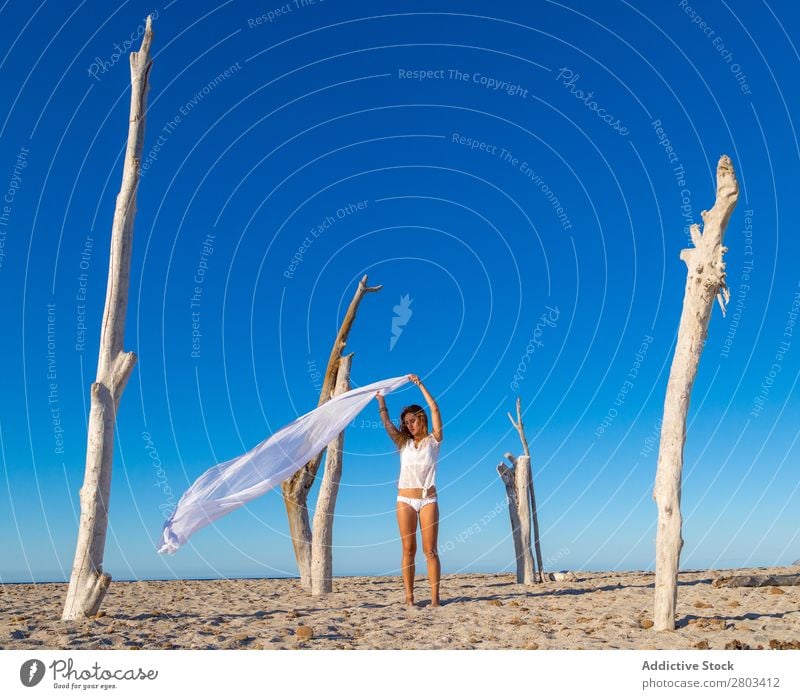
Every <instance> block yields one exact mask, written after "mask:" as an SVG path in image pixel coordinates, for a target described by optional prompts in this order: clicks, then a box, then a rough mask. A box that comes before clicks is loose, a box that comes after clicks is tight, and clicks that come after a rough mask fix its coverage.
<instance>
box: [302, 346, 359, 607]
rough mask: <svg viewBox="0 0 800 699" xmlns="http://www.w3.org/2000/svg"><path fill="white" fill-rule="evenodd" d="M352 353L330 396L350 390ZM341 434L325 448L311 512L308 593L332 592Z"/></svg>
mask: <svg viewBox="0 0 800 699" xmlns="http://www.w3.org/2000/svg"><path fill="white" fill-rule="evenodd" d="M352 361H353V353H352V352H351V353H350V354H347V355H345V356H343V357H342V358H341V359H340V360H339V370H338V371H337V372H336V387H335V388H334V391H333V395H334V396H339V395H341V394H342V393H347V391H349V390H350V366H351V364H352ZM343 449H344V432H340V433H339V434H338V435H337V437H336V439H334V440H333V441H332V442H331V443H330V444H329V445H328V449H327V456H326V458H325V471H324V473H323V474H322V482H321V483H320V486H319V495H318V496H317V507H316V509H315V510H314V530H313V534H312V539H311V594H312V595H322V594H325V593H326V592H333V550H332V547H333V511H334V509H335V507H336V495H337V494H338V492H339V481H340V480H341V477H342V450H343Z"/></svg>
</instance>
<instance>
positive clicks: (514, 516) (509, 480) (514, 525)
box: [497, 455, 525, 583]
mask: <svg viewBox="0 0 800 699" xmlns="http://www.w3.org/2000/svg"><path fill="white" fill-rule="evenodd" d="M508 456H510V455H508ZM512 463H513V462H512ZM497 473H499V474H500V478H501V479H502V481H503V485H505V487H506V495H507V496H508V516H509V518H510V519H511V538H512V539H514V556H515V559H516V562H517V582H518V583H521V582H523V580H524V579H525V576H524V575H523V572H522V570H523V561H522V543H521V542H520V539H519V509H518V508H517V491H516V489H515V486H514V469H513V468H509V467H508V466H506V465H505V464H504V463H499V464H498V465H497Z"/></svg>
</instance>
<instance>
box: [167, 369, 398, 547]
mask: <svg viewBox="0 0 800 699" xmlns="http://www.w3.org/2000/svg"><path fill="white" fill-rule="evenodd" d="M406 382H408V377H406V376H402V377H399V376H398V377H397V378H394V379H385V380H384V381H376V382H375V383H371V384H369V385H368V386H362V387H361V388H356V389H353V390H352V391H348V392H347V393H343V394H342V395H340V396H336V397H335V398H333V399H331V400H329V401H328V402H327V403H324V404H323V405H321V406H320V407H318V408H316V409H315V410H312V411H311V412H310V413H307V414H305V415H303V416H302V417H299V418H297V419H296V420H295V421H294V422H290V423H289V424H288V425H286V427H284V428H282V429H280V430H278V431H277V432H276V433H275V434H273V435H272V436H271V437H269V438H268V439H266V440H264V441H263V442H261V443H260V444H258V445H257V446H255V447H253V448H252V449H251V450H250V451H248V452H247V453H245V454H242V455H241V456H238V457H236V458H235V459H231V460H230V461H225V462H223V463H221V464H217V465H216V466H212V467H211V468H210V469H208V471H206V472H205V473H204V474H203V475H202V476H200V478H198V479H197V480H196V481H195V482H194V483H193V484H192V486H191V487H190V488H189V490H187V491H186V492H185V493H184V494H183V496H182V497H181V499H180V501H179V502H178V505H177V507H176V508H175V511H174V512H173V513H172V515H171V516H170V518H169V519H168V520H167V521H166V522H165V523H164V531H163V532H162V533H161V541H160V542H159V549H158V552H159V553H175V552H176V551H177V550H178V549H179V548H180V547H181V546H183V544H185V543H186V541H187V540H188V539H189V537H190V536H191V535H192V534H194V532H196V531H197V530H198V529H200V528H201V527H204V526H206V525H207V524H210V523H211V522H213V521H214V520H215V519H219V518H220V517H222V516H223V515H226V514H228V513H229V512H232V511H233V510H235V509H236V508H237V507H241V506H242V505H244V504H245V503H247V502H249V501H250V500H252V499H254V498H257V497H259V496H260V495H263V494H264V493H266V492H267V491H269V490H272V489H273V488H275V487H276V486H278V485H280V484H281V483H282V482H283V481H285V480H286V479H287V478H289V477H290V476H291V475H292V474H294V473H295V472H296V471H298V470H299V469H300V468H301V467H302V466H303V465H304V464H305V463H307V462H308V461H309V460H311V459H312V458H314V457H315V456H316V455H317V454H319V453H320V452H321V451H322V450H323V449H324V448H325V447H326V446H327V445H328V443H329V442H330V441H331V440H332V439H333V438H334V437H335V436H336V435H337V434H339V433H340V432H341V431H342V430H344V428H345V427H346V426H347V425H348V424H349V423H350V422H351V421H352V420H353V418H354V417H355V416H356V415H358V413H360V412H361V411H362V410H363V409H364V408H365V407H366V405H367V403H369V402H370V401H371V400H372V399H373V398H374V397H375V393H376V392H377V391H381V393H384V394H386V393H389V392H390V391H393V390H394V389H396V388H398V387H400V386H402V385H403V384H404V383H406Z"/></svg>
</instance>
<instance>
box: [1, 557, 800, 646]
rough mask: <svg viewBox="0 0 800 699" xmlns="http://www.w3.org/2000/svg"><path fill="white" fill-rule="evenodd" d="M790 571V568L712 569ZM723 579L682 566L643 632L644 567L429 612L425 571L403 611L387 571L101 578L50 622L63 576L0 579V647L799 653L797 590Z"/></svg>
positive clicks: (452, 602) (446, 594) (493, 583)
mask: <svg viewBox="0 0 800 699" xmlns="http://www.w3.org/2000/svg"><path fill="white" fill-rule="evenodd" d="M790 572H793V573H797V572H798V569H797V568H788V569H787V568H768V569H765V568H750V569H747V570H738V571H724V574H725V575H732V574H754V573H755V574H764V573H770V574H776V573H790ZM721 574H723V571H692V572H685V573H681V574H680V578H679V588H678V609H677V614H678V616H677V627H678V628H677V630H676V631H675V632H666V633H656V632H654V631H652V629H648V628H646V627H647V625H648V622H649V619H650V618H651V610H652V603H653V581H654V577H653V574H652V573H642V572H625V573H583V574H581V573H577V574H576V575H577V579H576V580H574V581H569V582H566V581H565V582H547V583H543V584H540V585H537V586H535V587H525V586H524V585H520V584H517V583H516V582H515V578H514V576H513V575H509V574H500V575H485V574H460V575H446V576H444V577H443V579H442V601H443V605H442V606H440V607H439V608H431V607H430V606H428V605H429V601H430V596H429V594H428V592H429V588H428V584H427V580H425V579H424V578H418V579H417V586H416V594H417V599H418V603H417V604H418V606H416V607H411V608H408V607H405V606H404V605H403V604H402V600H403V588H402V583H401V581H400V578H389V577H353V578H336V579H335V580H334V593H333V594H330V595H327V596H325V597H311V595H310V594H307V593H306V592H304V591H302V590H301V588H300V585H299V582H298V581H297V580H296V579H284V580H175V581H168V582H161V581H140V582H113V583H112V584H111V588H110V590H109V593H108V595H107V596H106V599H105V601H104V603H103V607H102V611H101V613H100V615H99V616H98V617H97V618H92V619H87V620H84V621H79V622H63V621H60V620H59V616H60V614H61V608H62V605H63V601H64V595H65V593H66V585H65V584H61V583H44V584H36V585H27V584H20V585H16V584H7V585H0V648H6V649H23V648H24V649H34V648H45V649H131V648H144V649H161V648H192V649H214V648H242V649H248V648H249V649H292V648H309V649H311V648H325V649H334V648H343V649H353V648H356V649H365V648H372V649H386V648H391V649H433V648H451V649H468V648H518V649H532V650H533V649H553V648H555V649H582V648H591V649H604V648H634V649H653V648H658V649H675V648H681V649H691V648H711V649H726V648H728V649H730V648H753V649H757V648H765V649H766V648H800V587H783V588H714V587H712V586H711V582H712V581H713V580H714V579H715V578H717V577H719V576H720V575H721ZM309 629H310V630H309ZM308 634H310V637H309V636H308Z"/></svg>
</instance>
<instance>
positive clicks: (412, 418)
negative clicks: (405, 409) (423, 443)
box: [403, 413, 425, 437]
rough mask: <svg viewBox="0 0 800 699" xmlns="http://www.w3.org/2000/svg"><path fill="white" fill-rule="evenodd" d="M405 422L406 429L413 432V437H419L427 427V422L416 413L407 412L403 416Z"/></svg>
mask: <svg viewBox="0 0 800 699" xmlns="http://www.w3.org/2000/svg"><path fill="white" fill-rule="evenodd" d="M403 424H404V425H405V426H406V429H407V430H408V431H409V432H410V433H411V436H412V437H418V436H420V435H421V434H422V431H423V430H424V429H425V423H423V422H422V420H421V419H420V418H419V417H418V416H417V415H415V414H414V413H406V414H405V416H404V417H403Z"/></svg>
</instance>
